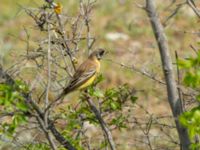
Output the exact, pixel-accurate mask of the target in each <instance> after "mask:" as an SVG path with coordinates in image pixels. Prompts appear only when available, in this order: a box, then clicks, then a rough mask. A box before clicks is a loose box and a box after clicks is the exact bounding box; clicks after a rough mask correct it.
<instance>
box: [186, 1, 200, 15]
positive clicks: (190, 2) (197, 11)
mask: <svg viewBox="0 0 200 150" xmlns="http://www.w3.org/2000/svg"><path fill="white" fill-rule="evenodd" d="M187 4H188V5H189V6H190V8H192V10H193V11H194V13H195V14H196V15H197V16H198V17H199V18H200V10H198V9H197V8H196V6H195V4H194V2H193V1H192V0H187Z"/></svg>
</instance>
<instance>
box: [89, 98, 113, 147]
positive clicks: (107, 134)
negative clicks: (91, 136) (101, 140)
mask: <svg viewBox="0 0 200 150" xmlns="http://www.w3.org/2000/svg"><path fill="white" fill-rule="evenodd" d="M86 100H87V103H88V104H89V106H90V108H91V109H92V111H93V113H94V114H95V116H96V118H97V120H98V121H99V124H100V126H101V128H102V130H103V131H104V133H105V135H106V138H107V141H108V143H109V145H110V148H111V150H116V147H115V143H114V140H113V137H112V134H111V132H110V130H109V128H108V127H107V124H106V123H105V122H104V120H103V118H102V117H101V114H100V112H99V110H98V109H97V108H96V106H95V104H94V103H93V101H92V100H91V99H90V98H89V97H86Z"/></svg>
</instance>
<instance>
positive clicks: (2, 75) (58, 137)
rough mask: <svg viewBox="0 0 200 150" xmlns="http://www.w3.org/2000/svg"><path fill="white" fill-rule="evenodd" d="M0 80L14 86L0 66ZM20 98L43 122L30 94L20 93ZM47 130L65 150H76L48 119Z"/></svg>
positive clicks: (13, 82)
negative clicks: (22, 98)
mask: <svg viewBox="0 0 200 150" xmlns="http://www.w3.org/2000/svg"><path fill="white" fill-rule="evenodd" d="M0 78H1V79H3V80H4V83H6V84H8V85H14V84H15V80H14V79H13V78H12V77H11V76H10V75H9V74H8V73H6V72H4V70H3V68H2V66H0ZM22 96H23V97H24V99H25V101H26V102H27V104H28V105H29V107H30V109H32V110H34V111H36V113H37V114H38V117H39V118H40V119H41V120H43V121H45V120H44V119H45V114H44V113H43V112H42V110H41V109H40V108H39V106H38V105H37V104H36V103H35V102H34V100H33V99H32V97H31V95H30V93H28V94H27V93H22ZM48 124H49V126H48V129H49V130H50V131H51V132H52V134H53V135H54V137H55V139H56V140H57V141H58V142H59V143H60V144H61V145H62V146H63V147H65V148H66V149H68V150H76V148H75V147H73V146H72V144H71V143H70V142H69V141H68V140H66V139H65V138H64V137H63V136H62V135H61V133H60V132H59V131H58V130H57V129H56V127H55V125H54V123H53V121H52V120H50V119H49V118H48Z"/></svg>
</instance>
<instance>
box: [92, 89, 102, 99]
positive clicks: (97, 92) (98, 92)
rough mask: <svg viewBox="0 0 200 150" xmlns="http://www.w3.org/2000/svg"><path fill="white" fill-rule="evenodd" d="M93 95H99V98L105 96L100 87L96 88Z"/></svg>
mask: <svg viewBox="0 0 200 150" xmlns="http://www.w3.org/2000/svg"><path fill="white" fill-rule="evenodd" d="M93 96H95V97H99V98H102V97H104V95H103V93H102V91H101V90H99V89H96V90H95V91H94V92H93Z"/></svg>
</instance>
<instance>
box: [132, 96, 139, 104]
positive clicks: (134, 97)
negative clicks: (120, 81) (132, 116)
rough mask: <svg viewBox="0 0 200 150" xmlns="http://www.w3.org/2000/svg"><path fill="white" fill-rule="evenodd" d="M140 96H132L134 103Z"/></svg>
mask: <svg viewBox="0 0 200 150" xmlns="http://www.w3.org/2000/svg"><path fill="white" fill-rule="evenodd" d="M137 99H138V98H137V97H136V96H131V102H132V103H133V104H134V103H135V102H136V100H137Z"/></svg>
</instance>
